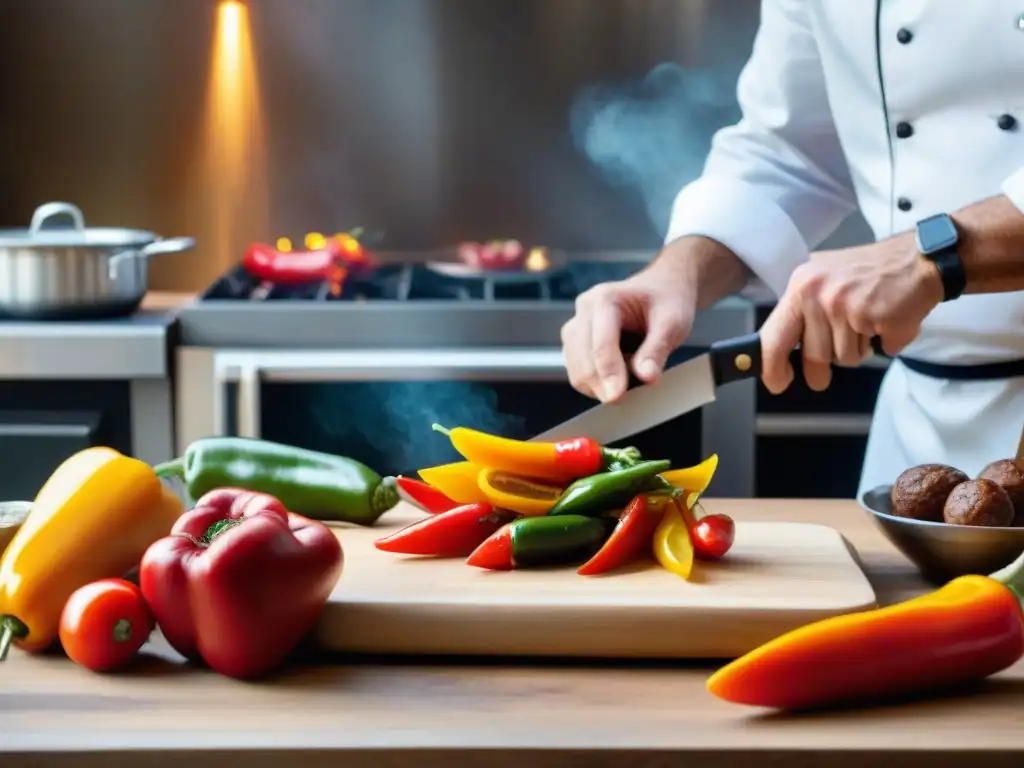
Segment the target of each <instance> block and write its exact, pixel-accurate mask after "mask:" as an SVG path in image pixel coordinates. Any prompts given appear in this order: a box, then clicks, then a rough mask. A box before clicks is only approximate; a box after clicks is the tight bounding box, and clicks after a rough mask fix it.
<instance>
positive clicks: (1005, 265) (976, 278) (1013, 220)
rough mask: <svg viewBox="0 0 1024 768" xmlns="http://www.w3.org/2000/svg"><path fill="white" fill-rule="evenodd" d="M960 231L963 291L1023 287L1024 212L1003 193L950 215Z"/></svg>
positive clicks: (991, 290)
mask: <svg viewBox="0 0 1024 768" xmlns="http://www.w3.org/2000/svg"><path fill="white" fill-rule="evenodd" d="M953 220H954V221H955V222H956V224H957V228H958V229H959V230H960V245H959V252H960V258H961V259H962V260H963V263H964V272H965V274H966V276H967V285H966V289H965V293H1005V292H1008V291H1020V290H1024V213H1021V211H1020V209H1019V208H1017V206H1015V205H1014V204H1013V203H1012V202H1011V201H1010V199H1009V198H1008V197H1006V196H1005V195H998V196H996V197H990V198H988V199H987V200H982V201H981V202H979V203H975V204H973V205H969V206H967V207H966V208H963V209H961V210H959V211H957V212H956V213H954V214H953Z"/></svg>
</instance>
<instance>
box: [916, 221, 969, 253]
mask: <svg viewBox="0 0 1024 768" xmlns="http://www.w3.org/2000/svg"><path fill="white" fill-rule="evenodd" d="M958 239H959V237H958V235H957V231H956V226H954V224H953V220H952V219H950V218H949V216H946V215H945V214H939V215H938V216H930V217H928V218H927V219H922V220H921V221H919V222H918V223H917V247H918V249H919V250H920V251H921V253H935V251H941V250H942V249H943V248H949V247H951V246H954V245H956V243H957V240H958Z"/></svg>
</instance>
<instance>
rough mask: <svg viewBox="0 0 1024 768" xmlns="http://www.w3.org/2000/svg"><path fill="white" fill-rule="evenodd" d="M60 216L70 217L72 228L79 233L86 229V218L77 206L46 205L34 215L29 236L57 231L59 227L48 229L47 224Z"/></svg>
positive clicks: (62, 204) (39, 208)
mask: <svg viewBox="0 0 1024 768" xmlns="http://www.w3.org/2000/svg"><path fill="white" fill-rule="evenodd" d="M58 216H67V217H69V218H70V219H71V224H72V228H73V229H74V230H75V231H77V232H81V231H82V230H84V229H85V217H84V216H83V215H82V210H81V209H80V208H79V207H78V206H77V205H72V204H71V203H44V204H43V205H40V206H39V207H38V208H36V210H35V213H33V214H32V223H31V224H30V225H29V228H28V231H29V234H31V235H36V234H38V233H40V232H42V231H43V230H44V229H57V227H47V226H46V223H47V222H48V221H50V220H51V219H55V218H57V217H58Z"/></svg>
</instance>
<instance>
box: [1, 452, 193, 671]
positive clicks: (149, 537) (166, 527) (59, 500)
mask: <svg viewBox="0 0 1024 768" xmlns="http://www.w3.org/2000/svg"><path fill="white" fill-rule="evenodd" d="M183 511H184V506H183V504H182V503H181V500H180V499H179V498H178V497H177V496H176V495H175V494H174V493H173V492H172V491H171V489H170V488H168V487H166V486H165V485H164V484H163V483H162V482H161V481H160V479H159V478H158V477H157V476H156V473H155V472H154V471H153V469H152V468H151V467H150V466H149V465H147V464H145V463H144V462H142V461H139V460H138V459H133V458H129V457H127V456H123V455H122V454H120V453H118V452H117V451H115V450H113V449H111V448H87V449H86V450H84V451H80V452H79V453H76V454H75V455H73V456H71V457H70V458H68V459H66V460H65V461H64V462H63V463H62V464H61V465H60V466H59V467H58V468H57V469H56V471H55V472H54V473H53V474H52V475H51V476H50V478H49V479H48V480H47V481H46V483H45V484H44V485H43V487H42V489H41V490H40V491H39V495H38V496H36V499H35V501H34V502H33V504H32V510H31V511H30V512H29V515H28V518H27V519H26V520H25V522H24V524H23V525H22V526H21V528H20V529H19V530H18V532H17V534H15V536H14V538H13V539H12V540H11V543H10V545H9V546H8V547H7V550H6V551H5V552H4V554H3V558H2V559H0V661H2V660H3V659H4V658H5V657H6V656H7V651H8V650H9V648H10V646H11V644H12V642H13V643H14V644H15V645H17V646H18V647H20V648H22V649H24V650H26V651H39V650H43V649H45V648H47V647H48V646H49V645H50V644H51V643H52V642H53V640H54V639H55V638H56V636H57V630H58V627H59V625H60V615H61V612H62V611H63V610H64V604H65V603H66V602H67V600H68V598H69V597H70V596H71V593H72V592H74V591H75V590H77V589H78V588H79V587H83V586H85V585H86V584H89V583H91V582H93V581H96V580H98V579H103V578H111V577H118V576H123V575H124V574H125V573H127V572H128V571H130V570H131V569H132V568H134V567H135V566H136V565H138V563H139V561H140V560H141V559H142V555H143V554H144V553H145V551H146V549H148V548H149V545H150V544H152V543H153V542H155V541H156V540H157V539H160V538H163V537H164V536H166V535H168V534H169V533H170V531H171V526H172V525H174V522H175V520H177V519H178V517H179V516H181V514H182V512H183Z"/></svg>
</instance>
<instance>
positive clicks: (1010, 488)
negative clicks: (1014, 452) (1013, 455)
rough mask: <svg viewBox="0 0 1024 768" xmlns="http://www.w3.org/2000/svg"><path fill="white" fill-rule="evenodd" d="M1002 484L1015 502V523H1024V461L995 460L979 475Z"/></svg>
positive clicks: (1013, 502) (983, 478)
mask: <svg viewBox="0 0 1024 768" xmlns="http://www.w3.org/2000/svg"><path fill="white" fill-rule="evenodd" d="M978 479H979V480H991V481H992V482H994V483H997V484H998V485H1000V486H1002V488H1003V490H1004V491H1006V494H1007V495H1008V496H1009V497H1010V502H1011V503H1012V504H1013V512H1014V515H1013V523H1012V524H1013V525H1024V463H1022V462H1019V461H1017V460H1016V459H1000V460H999V461H993V462H992V463H991V464H989V465H988V466H987V467H985V468H984V469H983V470H981V474H980V475H978Z"/></svg>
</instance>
